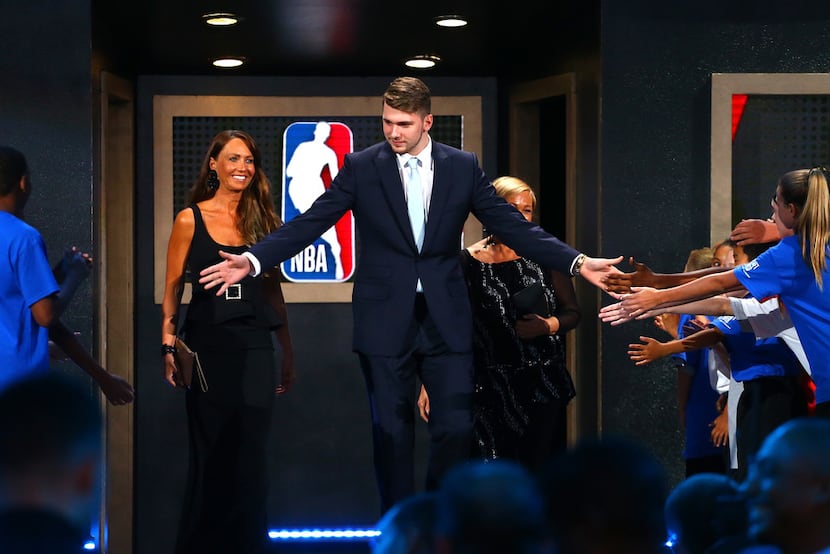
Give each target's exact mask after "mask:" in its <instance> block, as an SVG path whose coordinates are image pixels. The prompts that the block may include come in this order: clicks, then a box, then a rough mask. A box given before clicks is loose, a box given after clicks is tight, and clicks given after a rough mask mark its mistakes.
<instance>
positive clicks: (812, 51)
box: [601, 0, 830, 478]
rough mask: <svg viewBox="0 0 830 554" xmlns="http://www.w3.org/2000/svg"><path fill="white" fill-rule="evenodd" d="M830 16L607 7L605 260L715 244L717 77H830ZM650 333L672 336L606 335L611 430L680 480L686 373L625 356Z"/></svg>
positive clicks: (661, 266) (816, 9)
mask: <svg viewBox="0 0 830 554" xmlns="http://www.w3.org/2000/svg"><path fill="white" fill-rule="evenodd" d="M829 11H830V10H829V9H828V6H827V4H825V3H816V2H794V3H792V2H791V3H786V4H785V3H773V2H766V1H761V2H754V3H753V2H715V1H712V0H704V1H703V2H695V3H694V5H692V4H691V3H688V2H676V3H665V2H663V3H660V4H659V5H658V3H657V2H653V1H649V0H633V1H631V2H625V3H620V2H611V1H605V2H603V16H602V37H601V49H602V100H601V102H602V108H601V113H602V121H601V129H602V130H601V134H602V151H601V152H602V153H601V168H602V185H601V187H602V200H601V213H602V214H603V222H604V223H603V233H602V253H603V254H605V255H609V256H610V255H618V254H625V255H626V256H629V255H631V256H635V257H636V258H637V259H638V260H641V261H643V262H646V263H647V264H648V265H650V266H651V267H652V268H654V269H655V270H657V271H666V272H672V271H680V270H681V269H682V267H683V264H684V262H685V259H686V256H687V254H688V252H689V250H691V249H693V248H699V247H701V246H705V245H707V244H708V243H709V184H710V181H709V168H710V152H709V145H710V90H711V74H712V73H754V72H760V73H762V72H769V73H788V72H828V71H830V50H829V49H828V48H827V44H828V39H830V27H828V25H827V17H828V12H829ZM759 215H765V214H759ZM640 334H644V335H650V336H655V337H658V338H660V340H666V336H665V335H662V334H661V333H660V331H658V330H657V329H656V328H655V327H654V326H653V325H652V324H651V323H650V322H644V323H637V324H628V325H625V326H621V327H616V328H611V327H608V326H606V327H605V329H604V332H603V341H602V354H603V365H602V371H603V373H602V384H603V385H602V419H603V431H604V432H619V433H624V434H629V435H634V436H637V437H639V438H641V439H643V440H645V441H646V442H647V443H648V444H649V445H650V446H651V447H652V448H653V449H654V450H655V451H656V452H657V453H658V454H659V456H660V457H661V459H662V460H663V461H664V462H665V463H666V464H667V465H668V466H669V467H670V468H672V469H673V475H674V477H675V478H679V476H680V472H681V470H682V461H681V460H680V452H681V448H682V437H681V435H680V433H679V432H678V425H677V417H676V410H675V392H674V390H675V389H674V381H675V376H674V375H673V373H672V371H671V370H669V369H668V367H667V366H666V365H665V364H651V365H650V366H646V367H644V368H636V369H635V366H634V365H633V364H632V363H631V362H630V361H629V360H628V358H627V356H626V354H625V352H626V350H627V345H628V344H629V343H630V342H634V341H635V339H636V337H637V336H638V335H640Z"/></svg>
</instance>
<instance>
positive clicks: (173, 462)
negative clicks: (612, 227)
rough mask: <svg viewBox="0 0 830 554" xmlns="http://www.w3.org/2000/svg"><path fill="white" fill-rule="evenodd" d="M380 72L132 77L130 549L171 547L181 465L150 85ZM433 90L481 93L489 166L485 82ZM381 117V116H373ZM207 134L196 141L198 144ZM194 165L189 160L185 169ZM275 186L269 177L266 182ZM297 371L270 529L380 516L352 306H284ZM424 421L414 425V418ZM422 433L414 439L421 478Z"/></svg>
mask: <svg viewBox="0 0 830 554" xmlns="http://www.w3.org/2000/svg"><path fill="white" fill-rule="evenodd" d="M392 78H394V77H389V78H365V79H360V78H354V79H339V78H336V79H335V78H329V79H326V78H257V77H238V78H227V77H223V78H212V77H151V76H146V77H141V78H139V80H138V86H137V129H138V137H137V139H138V140H137V153H136V156H137V157H136V168H137V175H136V179H137V181H136V183H137V197H136V201H137V214H136V215H137V221H138V226H137V229H136V232H137V237H136V259H137V267H138V275H137V283H136V291H137V304H136V322H137V327H136V328H137V336H136V352H137V360H136V364H137V365H136V372H135V374H136V387H137V394H138V396H139V397H140V398H141V401H140V403H137V404H136V427H135V428H136V439H135V452H136V466H135V483H136V497H135V509H136V525H135V537H136V544H137V548H136V553H137V554H143V553H146V554H150V553H155V552H166V551H169V550H170V549H172V544H173V541H174V539H175V530H176V529H175V522H177V521H178V516H179V510H180V508H181V502H182V496H183V491H184V485H183V479H184V478H185V473H186V469H187V444H186V440H187V438H186V428H185V410H184V396H183V395H182V394H181V393H180V391H175V390H172V389H170V388H169V387H168V386H167V385H165V384H164V383H163V381H162V379H161V367H160V362H159V359H158V353H157V350H158V347H157V344H158V340H159V322H160V321H161V314H160V307H159V306H158V305H156V304H155V303H154V300H153V263H154V262H153V226H152V222H153V148H154V143H153V135H152V133H153V128H152V121H153V112H152V101H153V95H158V94H185V95H187V94H195V95H251V96H333V95H335V96H336V95H342V96H367V95H368V96H373V95H376V96H377V97H378V116H380V107H381V103H380V96H381V94H382V92H383V90H384V89H385V88H386V85H387V84H388V83H389V81H390V80H391V79H392ZM426 81H427V84H428V85H429V86H430V88H431V90H432V92H433V94H434V95H436V96H443V95H481V96H482V97H483V98H482V100H483V121H484V144H483V153H482V155H483V158H482V159H483V163H484V168H485V171H487V172H488V173H489V174H494V171H495V164H496V145H495V136H496V129H495V120H496V116H495V102H496V101H495V83H494V81H493V80H491V79H485V78H482V79H463V80H457V79H426ZM378 126H380V117H378ZM207 146H208V145H207V144H205V145H204V147H205V148H207ZM195 170H196V168H194V171H195ZM274 185H275V186H277V187H279V186H280V185H279V183H274ZM288 316H289V326H290V332H291V336H292V340H293V343H294V349H295V365H296V367H297V373H298V380H297V383H296V385H295V386H294V388H293V390H291V391H290V392H289V393H288V394H286V395H285V396H282V397H280V398H279V399H278V401H277V406H276V409H275V412H274V419H273V428H272V435H271V436H272V438H271V441H270V444H269V446H270V448H271V453H272V472H271V475H272V486H271V495H270V502H269V505H270V514H269V518H270V524H271V526H272V527H283V526H286V527H314V526H322V527H331V526H346V525H363V526H371V525H372V524H374V522H375V521H376V520H377V518H378V517H379V515H380V514H379V511H378V510H379V507H378V501H377V493H376V487H375V483H374V476H373V471H372V458H371V427H370V418H369V407H368V402H367V400H366V392H365V387H364V384H363V377H362V374H361V372H360V368H359V364H358V361H357V356H356V355H355V354H353V353H352V351H351V340H352V316H351V304H289V305H288ZM419 428H420V429H421V431H424V429H423V426H421V427H419ZM424 438H425V433H423V432H422V433H421V435H420V436H419V438H418V440H419V442H418V445H417V448H418V453H419V461H420V466H419V471H420V473H421V476H420V477H421V478H420V479H419V481H420V482H422V481H423V479H422V477H423V472H424V463H425V455H426V448H425V447H426V444H425V443H424Z"/></svg>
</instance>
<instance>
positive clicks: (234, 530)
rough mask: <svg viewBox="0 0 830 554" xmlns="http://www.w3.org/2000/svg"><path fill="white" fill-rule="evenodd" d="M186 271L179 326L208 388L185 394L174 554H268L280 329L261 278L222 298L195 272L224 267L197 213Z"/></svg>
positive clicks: (238, 250) (230, 248)
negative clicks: (185, 444)
mask: <svg viewBox="0 0 830 554" xmlns="http://www.w3.org/2000/svg"><path fill="white" fill-rule="evenodd" d="M190 208H191V209H192V210H193V215H194V220H195V230H194V234H193V241H192V243H191V245H190V253H189V254H188V260H187V267H188V271H189V274H190V275H191V276H192V278H191V282H192V283H193V295H192V300H191V302H190V305H189V307H188V308H187V315H186V318H185V323H184V326H183V330H184V335H185V339H186V341H187V343H188V345H189V346H190V347H191V348H192V349H193V350H195V351H196V352H197V353H198V354H199V359H200V361H201V363H202V366H203V368H204V371H205V377H206V381H207V385H208V389H207V391H202V390H200V389H199V388H198V387H196V386H194V387H193V388H192V389H190V390H188V391H187V393H186V405H187V423H188V425H187V428H188V438H189V447H190V448H189V467H188V476H187V486H186V490H185V496H184V503H183V507H182V515H181V520H180V523H179V533H178V538H177V544H176V553H177V554H192V553H194V552H198V553H200V554H226V553H228V552H239V553H243V552H244V553H247V554H264V553H265V552H267V551H268V545H269V541H268V536H267V529H268V520H267V504H268V502H267V501H268V488H269V477H268V476H269V469H268V442H269V437H270V427H271V418H272V411H273V410H272V408H273V404H274V394H275V387H276V383H277V363H276V360H275V357H276V356H277V354H278V353H276V352H275V351H274V348H275V347H278V343H276V342H275V341H273V340H272V334H273V333H272V330H273V329H274V328H276V327H277V326H279V325H281V324H282V322H281V321H280V320H279V318H278V317H277V314H276V312H275V311H274V309H273V306H271V304H269V303H267V302H266V301H265V295H264V292H263V281H262V279H255V278H252V277H248V278H246V279H244V280H243V281H241V282H240V284H239V286H234V287H232V288H230V289H229V290H228V294H225V295H222V296H219V297H217V296H216V293H215V290H205V289H204V288H203V287H202V285H200V284H199V282H198V278H197V276H198V275H199V271H201V270H202V269H204V268H205V267H208V266H209V265H213V264H215V263H217V262H219V261H221V258H220V257H219V254H218V252H219V250H220V249H222V250H224V251H226V252H232V253H236V254H239V253H242V252H243V251H245V250H247V247H235V246H226V245H220V244H217V243H216V242H215V241H214V240H213V239H212V238H211V237H210V235H209V234H208V232H207V228H206V227H205V223H204V220H203V219H202V214H201V211H200V210H199V207H198V206H196V205H193V206H190Z"/></svg>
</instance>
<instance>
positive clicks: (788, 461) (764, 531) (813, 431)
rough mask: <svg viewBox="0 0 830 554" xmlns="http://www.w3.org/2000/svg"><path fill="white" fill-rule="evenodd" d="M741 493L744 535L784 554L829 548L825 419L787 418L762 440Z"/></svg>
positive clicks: (828, 429) (829, 426)
mask: <svg viewBox="0 0 830 554" xmlns="http://www.w3.org/2000/svg"><path fill="white" fill-rule="evenodd" d="M742 490H743V492H744V494H745V497H746V502H747V510H748V519H749V521H748V534H749V536H750V538H752V539H753V540H755V541H756V542H759V543H762V544H770V545H774V546H777V547H778V548H780V549H781V550H782V551H783V552H787V553H788V554H801V553H802V552H803V553H813V552H817V551H819V550H822V549H825V548H828V547H830V420H827V419H824V418H817V417H813V418H798V419H793V420H790V421H788V422H786V423H784V424H782V425H781V426H779V427H778V428H777V429H776V430H775V431H773V432H772V433H771V434H769V435H768V436H767V438H766V439H765V440H764V442H763V444H762V445H761V448H760V449H759V450H758V453H757V454H756V456H755V459H754V460H753V461H752V463H751V464H750V467H749V473H748V475H747V478H746V480H745V481H744V483H743V486H742Z"/></svg>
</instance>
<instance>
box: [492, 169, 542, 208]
mask: <svg viewBox="0 0 830 554" xmlns="http://www.w3.org/2000/svg"><path fill="white" fill-rule="evenodd" d="M493 186H494V187H495V188H496V194H498V195H499V196H501V197H502V198H504V199H505V200H506V199H508V198H510V197H511V196H514V195H516V194H519V193H522V192H527V193H530V203H531V207H532V208H533V209H534V210H535V209H536V194H534V192H533V189H532V188H530V185H528V184H527V183H525V182H524V181H522V180H521V179H519V178H518V177H511V176H509V175H505V176H503V177H499V178H498V179H496V180H495V181H493Z"/></svg>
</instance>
